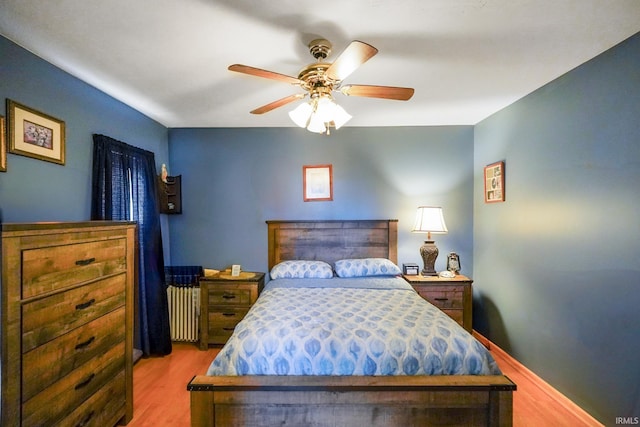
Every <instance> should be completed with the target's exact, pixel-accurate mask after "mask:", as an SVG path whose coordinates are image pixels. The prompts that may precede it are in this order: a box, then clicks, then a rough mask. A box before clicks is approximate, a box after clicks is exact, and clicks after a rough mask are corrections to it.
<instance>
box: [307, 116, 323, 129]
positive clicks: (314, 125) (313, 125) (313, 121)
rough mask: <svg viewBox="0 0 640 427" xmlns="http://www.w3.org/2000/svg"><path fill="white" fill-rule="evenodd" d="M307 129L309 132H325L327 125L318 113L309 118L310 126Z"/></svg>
mask: <svg viewBox="0 0 640 427" xmlns="http://www.w3.org/2000/svg"><path fill="white" fill-rule="evenodd" d="M307 130H308V131H309V132H315V133H325V132H326V131H327V127H326V125H325V122H323V121H322V119H321V118H320V117H319V116H318V115H317V114H312V115H311V118H310V119H309V126H307Z"/></svg>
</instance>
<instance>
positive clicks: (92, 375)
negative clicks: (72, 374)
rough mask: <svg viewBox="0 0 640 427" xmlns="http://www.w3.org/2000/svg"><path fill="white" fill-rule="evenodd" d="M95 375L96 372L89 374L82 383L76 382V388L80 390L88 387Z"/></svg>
mask: <svg viewBox="0 0 640 427" xmlns="http://www.w3.org/2000/svg"><path fill="white" fill-rule="evenodd" d="M95 376H96V374H91V375H89V378H87V379H86V380H84V381H82V382H81V383H78V384H76V386H75V387H74V389H76V390H80V389H81V388H83V387H86V386H87V385H89V383H90V382H91V380H93V377H95Z"/></svg>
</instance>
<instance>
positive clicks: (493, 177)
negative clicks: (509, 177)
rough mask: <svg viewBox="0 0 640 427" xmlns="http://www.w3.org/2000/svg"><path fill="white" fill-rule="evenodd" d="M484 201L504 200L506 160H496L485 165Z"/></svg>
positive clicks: (495, 201)
mask: <svg viewBox="0 0 640 427" xmlns="http://www.w3.org/2000/svg"><path fill="white" fill-rule="evenodd" d="M484 202H485V203H497V202H504V162H496V163H492V164H490V165H487V166H485V168H484Z"/></svg>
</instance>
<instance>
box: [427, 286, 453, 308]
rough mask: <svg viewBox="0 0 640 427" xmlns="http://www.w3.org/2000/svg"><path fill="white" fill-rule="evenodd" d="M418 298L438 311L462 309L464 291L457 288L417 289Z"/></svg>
mask: <svg viewBox="0 0 640 427" xmlns="http://www.w3.org/2000/svg"><path fill="white" fill-rule="evenodd" d="M418 293H419V294H420V296H421V297H422V298H424V299H426V300H427V301H429V302H430V303H431V304H433V305H435V306H436V307H438V308H440V309H447V308H454V309H462V308H463V307H464V290H463V289H462V288H458V287H443V288H436V287H429V288H423V287H421V288H419V289H418Z"/></svg>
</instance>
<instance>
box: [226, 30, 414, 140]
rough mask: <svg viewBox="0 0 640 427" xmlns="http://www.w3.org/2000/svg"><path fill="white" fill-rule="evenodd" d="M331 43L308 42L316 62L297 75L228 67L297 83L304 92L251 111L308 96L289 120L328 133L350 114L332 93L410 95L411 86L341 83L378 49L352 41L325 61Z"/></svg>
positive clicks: (401, 98) (399, 97)
mask: <svg viewBox="0 0 640 427" xmlns="http://www.w3.org/2000/svg"><path fill="white" fill-rule="evenodd" d="M331 48H332V46H331V43H330V42H329V41H328V40H325V39H315V40H312V41H311V42H310V43H309V52H310V53H311V55H312V56H313V57H314V58H315V59H316V62H314V63H311V64H309V65H307V66H306V67H304V68H303V69H302V71H300V73H299V74H298V77H292V76H288V75H285V74H280V73H276V72H273V71H267V70H263V69H260V68H255V67H250V66H248V65H241V64H233V65H231V66H229V70H231V71H235V72H238V73H244V74H249V75H252V76H257V77H263V78H267V79H272V80H277V81H281V82H284V83H289V84H292V85H294V86H300V87H301V88H302V89H304V90H305V91H306V92H305V93H296V94H294V95H289V96H287V97H284V98H282V99H279V100H277V101H273V102H271V103H269V104H266V105H263V106H262V107H258V108H256V109H255V110H252V111H251V114H264V113H268V112H269V111H271V110H274V109H276V108H279V107H282V106H284V105H287V104H290V103H292V102H294V101H298V100H300V99H303V98H305V97H306V96H307V95H308V96H309V98H310V101H309V102H308V103H304V104H300V105H299V106H298V107H297V108H296V109H294V110H293V111H291V112H290V113H289V116H290V117H291V119H292V120H293V121H294V122H295V123H296V124H297V125H298V126H300V127H305V128H307V130H309V131H311V132H318V133H325V132H326V133H327V134H328V133H329V128H330V127H331V126H333V127H335V128H336V129H338V128H340V127H341V126H342V125H343V124H344V123H346V122H347V121H348V120H349V119H351V116H350V115H349V114H348V113H347V112H346V111H345V110H344V109H343V108H342V107H340V106H339V105H337V104H336V103H335V101H334V100H333V92H341V93H342V94H344V95H348V96H362V97H368V98H383V99H394V100H399V101H407V100H409V99H411V97H412V96H413V92H414V90H413V88H407V87H393V86H371V85H351V84H350V85H344V86H343V85H342V82H343V81H344V79H346V78H347V77H348V76H349V75H350V74H351V73H353V72H354V71H355V70H356V69H357V68H358V67H359V66H360V65H362V64H364V63H365V62H366V61H368V60H369V59H371V57H373V56H374V55H375V54H376V53H378V49H376V48H375V47H373V46H371V45H369V44H367V43H364V42H361V41H359V40H354V41H352V42H351V43H350V44H349V46H347V48H346V49H345V50H344V51H343V52H342V53H341V54H340V55H339V56H338V57H337V58H336V60H335V61H333V62H332V63H330V62H325V59H326V58H327V57H328V56H329V55H330V53H331Z"/></svg>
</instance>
